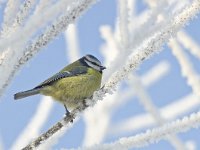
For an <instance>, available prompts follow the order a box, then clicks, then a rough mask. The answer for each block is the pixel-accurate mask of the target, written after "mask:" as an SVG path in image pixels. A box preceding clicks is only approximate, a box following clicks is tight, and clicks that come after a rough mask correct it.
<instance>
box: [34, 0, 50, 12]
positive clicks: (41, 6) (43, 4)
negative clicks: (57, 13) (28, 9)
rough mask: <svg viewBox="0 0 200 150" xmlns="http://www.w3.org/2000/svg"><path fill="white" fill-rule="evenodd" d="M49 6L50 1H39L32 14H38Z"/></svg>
mask: <svg viewBox="0 0 200 150" xmlns="http://www.w3.org/2000/svg"><path fill="white" fill-rule="evenodd" d="M51 4H52V2H51V0H40V1H39V3H38V4H37V6H36V8H35V11H34V14H38V13H40V12H42V11H44V10H45V9H46V8H47V7H49V6H50V5H51Z"/></svg>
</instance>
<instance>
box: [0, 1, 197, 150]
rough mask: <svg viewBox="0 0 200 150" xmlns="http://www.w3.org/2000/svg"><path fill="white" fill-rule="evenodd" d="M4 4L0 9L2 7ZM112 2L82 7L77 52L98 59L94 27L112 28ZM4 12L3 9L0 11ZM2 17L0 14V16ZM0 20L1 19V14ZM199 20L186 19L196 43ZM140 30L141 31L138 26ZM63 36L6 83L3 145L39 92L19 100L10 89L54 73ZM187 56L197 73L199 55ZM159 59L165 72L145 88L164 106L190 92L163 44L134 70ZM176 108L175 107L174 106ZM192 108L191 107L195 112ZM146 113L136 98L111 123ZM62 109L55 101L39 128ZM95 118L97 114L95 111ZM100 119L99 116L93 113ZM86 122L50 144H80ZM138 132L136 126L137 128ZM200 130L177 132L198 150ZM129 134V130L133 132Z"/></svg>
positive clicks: (0, 111)
mask: <svg viewBox="0 0 200 150" xmlns="http://www.w3.org/2000/svg"><path fill="white" fill-rule="evenodd" d="M146 7H147V6H145V5H144V3H139V4H138V7H137V11H138V12H140V11H141V10H143V9H145V8H146ZM2 10H3V9H2V8H1V11H2ZM116 11H117V10H116V1H114V0H101V1H100V2H98V3H97V4H96V5H94V6H93V7H92V8H91V9H89V11H87V12H86V13H85V14H84V15H83V16H82V17H81V18H80V19H79V21H78V30H79V41H80V48H81V55H85V54H87V53H91V54H93V55H95V56H97V57H98V58H99V59H101V60H102V61H103V57H102V56H101V55H100V52H99V47H100V45H101V44H102V43H103V42H104V41H103V40H102V39H101V37H100V33H99V26H100V25H104V24H109V25H111V26H112V27H113V26H114V24H115V21H116V14H117V12H116ZM1 14H3V12H1ZM1 17H2V16H1ZM1 20H2V19H1ZM199 26H200V19H199V17H198V18H197V19H194V20H193V21H191V22H190V24H189V26H187V27H186V30H187V31H188V32H189V33H190V35H192V37H194V39H195V40H196V41H198V43H200V36H199V35H200V28H199ZM141 32H142V31H141ZM65 47H66V44H65V40H64V36H63V35H60V36H59V37H58V38H57V39H55V40H54V41H53V42H51V43H50V44H49V45H48V46H47V47H46V48H44V49H43V50H42V51H41V52H40V53H38V55H37V56H35V57H34V58H33V59H32V60H31V61H30V62H29V63H28V65H26V67H23V68H22V69H21V71H20V72H19V73H18V75H17V76H16V77H15V79H14V80H13V82H12V84H11V85H10V87H9V88H8V89H7V91H6V93H5V95H4V96H3V97H2V98H1V101H0V134H1V135H2V138H3V142H4V146H5V149H8V148H9V147H10V146H11V145H12V143H13V142H14V141H15V139H16V138H17V137H18V135H19V134H20V133H21V131H22V130H23V129H24V127H26V125H27V123H28V121H29V120H30V119H31V117H32V116H33V114H34V113H35V110H36V108H37V105H38V102H39V101H40V99H41V96H34V97H30V98H27V99H26V100H24V101H23V100H22V101H13V94H14V93H16V92H18V91H21V90H26V89H30V88H32V87H34V86H36V85H37V84H38V83H40V82H42V81H43V80H45V79H46V78H48V77H49V76H51V75H52V74H54V73H56V72H57V71H58V70H60V69H61V68H62V67H63V66H65V65H67V63H68V60H67V59H66V58H67V57H66V56H67V54H66V51H65ZM187 54H188V55H189V58H190V59H191V60H192V63H193V64H194V65H195V68H196V71H197V72H200V65H199V62H200V60H198V59H196V58H195V57H193V56H191V55H190V54H189V53H188V52H187ZM161 60H167V61H169V62H170V64H171V69H170V73H169V74H168V75H167V76H165V77H164V78H162V80H161V81H159V82H157V83H155V84H154V85H153V86H151V87H150V88H149V89H148V92H149V94H150V95H151V97H152V99H153V100H154V104H155V105H156V106H157V107H162V106H165V105H167V104H169V103H171V102H172V101H173V100H176V99H178V98H180V97H181V96H184V95H187V94H189V93H190V92H191V88H190V87H188V86H187V84H186V81H185V78H183V77H181V74H180V67H179V65H178V63H177V60H176V59H175V58H174V56H173V55H172V54H171V51H170V50H169V49H168V47H166V46H165V47H164V51H162V52H161V53H159V54H156V55H155V56H153V57H152V58H151V59H150V60H147V61H145V62H144V63H143V64H142V65H141V66H140V68H139V69H138V70H137V72H138V73H139V74H144V73H145V72H146V71H148V70H149V69H150V68H151V67H153V66H154V65H155V64H156V63H158V62H160V61H161ZM177 107H179V106H177ZM198 110H199V109H198V107H197V109H196V110H192V112H193V111H194V112H196V111H198ZM142 112H145V110H144V108H143V106H141V104H139V102H138V101H130V102H129V103H128V104H126V105H125V106H123V107H122V108H120V109H118V111H117V114H115V115H114V117H113V118H112V122H113V124H115V123H117V122H119V121H121V120H123V119H125V118H127V117H130V116H134V115H138V114H140V113H142ZM64 113H65V110H64V108H63V106H61V105H60V104H58V103H55V106H54V108H53V111H52V113H51V115H50V118H49V120H48V122H47V123H46V124H45V126H44V128H43V129H42V131H46V130H47V129H48V128H49V127H51V126H52V125H53V124H55V123H56V122H57V121H58V120H60V118H62V116H63V114H64ZM97 118H98V116H97ZM98 119H101V118H98ZM84 129H85V125H84V123H83V121H82V119H80V120H79V122H78V123H76V124H75V125H74V126H73V128H72V129H70V130H69V131H68V132H67V133H66V134H65V136H64V137H62V138H61V139H60V140H59V142H58V144H57V145H55V147H54V148H57V149H59V148H64V147H65V148H66V147H67V148H72V147H74V148H76V147H78V146H80V145H81V144H82V140H83V137H84ZM138 132H141V131H138ZM199 133H200V131H199V129H192V130H190V131H189V132H186V133H181V134H178V136H179V137H180V139H181V140H182V141H188V140H194V141H195V143H196V145H197V146H198V147H197V149H200V143H199V141H200V135H199ZM134 134H135V132H134V133H129V134H128V135H134ZM122 136H127V134H125V135H119V136H115V137H107V138H106V139H105V141H104V142H110V141H113V140H117V139H118V138H119V137H122ZM142 149H149V150H153V149H163V150H169V149H173V147H172V146H171V144H169V143H168V142H167V141H164V140H162V141H160V142H159V143H156V144H151V145H150V146H149V147H144V148H142Z"/></svg>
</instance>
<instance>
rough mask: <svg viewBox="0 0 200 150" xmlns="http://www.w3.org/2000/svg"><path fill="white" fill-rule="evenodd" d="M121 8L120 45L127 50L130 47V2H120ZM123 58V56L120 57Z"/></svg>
mask: <svg viewBox="0 0 200 150" xmlns="http://www.w3.org/2000/svg"><path fill="white" fill-rule="evenodd" d="M118 7H119V12H118V13H119V15H118V16H119V28H120V44H122V45H123V48H125V50H126V49H127V48H128V45H129V43H130V42H129V39H130V38H129V37H130V36H129V26H128V25H129V21H128V1H127V0H118ZM120 56H121V55H120Z"/></svg>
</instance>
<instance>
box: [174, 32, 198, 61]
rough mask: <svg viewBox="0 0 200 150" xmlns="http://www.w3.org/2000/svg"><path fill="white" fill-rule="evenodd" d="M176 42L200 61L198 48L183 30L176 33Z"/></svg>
mask: <svg viewBox="0 0 200 150" xmlns="http://www.w3.org/2000/svg"><path fill="white" fill-rule="evenodd" d="M177 40H178V41H179V42H180V43H181V44H182V45H183V46H184V47H185V48H186V49H187V50H188V51H189V52H190V53H191V54H193V56H195V57H197V58H198V59H200V46H199V45H198V43H197V42H195V41H194V39H192V38H191V37H190V36H189V35H188V34H187V33H186V32H185V31H184V30H182V31H180V32H178V34H177Z"/></svg>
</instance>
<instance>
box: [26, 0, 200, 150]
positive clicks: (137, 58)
mask: <svg viewBox="0 0 200 150" xmlns="http://www.w3.org/2000/svg"><path fill="white" fill-rule="evenodd" d="M199 9H200V0H194V1H193V3H192V4H191V5H190V6H189V7H186V8H185V9H184V10H183V11H182V12H181V13H180V14H179V15H177V16H176V17H174V18H172V20H171V23H170V24H168V25H167V26H166V27H164V28H163V30H162V31H160V32H159V33H158V34H157V35H154V36H153V37H152V38H151V40H149V41H148V42H146V43H144V44H143V46H142V47H141V48H140V49H138V51H136V53H135V54H134V55H133V56H131V59H129V60H128V61H127V63H126V65H125V66H124V67H123V68H121V69H119V70H118V72H116V73H114V74H113V75H112V76H111V78H110V80H109V81H108V82H107V83H106V84H105V86H104V87H103V88H101V89H100V90H98V91H97V92H95V93H94V95H93V98H92V99H88V100H86V105H89V106H91V105H93V104H94V103H95V102H96V101H98V100H102V99H103V97H104V96H105V94H106V93H109V94H112V93H113V90H114V88H115V87H116V85H117V84H118V83H119V82H120V81H121V80H122V79H124V78H125V77H126V76H127V74H128V73H129V72H130V71H132V70H134V69H135V68H136V67H138V66H139V65H140V64H141V63H142V61H143V60H144V59H147V58H149V57H150V56H151V55H153V54H155V53H156V52H158V50H159V48H161V46H162V45H163V44H164V43H165V42H167V41H168V39H169V38H170V37H171V35H172V33H173V34H174V33H177V31H178V30H179V29H180V28H182V27H183V26H184V25H185V23H187V22H188V21H189V20H190V19H192V18H193V17H194V16H195V15H196V14H197V13H198V12H199ZM85 109H86V106H85V105H80V106H78V107H77V108H76V109H74V110H73V111H72V112H71V113H70V115H69V116H68V117H64V118H63V119H62V120H61V121H60V122H58V123H57V124H56V125H55V126H53V127H52V128H51V129H49V130H48V131H47V132H46V133H44V134H42V135H41V136H40V137H38V138H37V139H36V140H35V141H33V142H32V143H31V144H29V145H28V146H26V147H25V149H32V148H35V147H37V146H38V145H39V144H40V143H41V142H43V141H45V140H47V139H48V138H49V137H51V136H53V135H54V134H55V133H56V132H58V131H59V130H60V129H62V128H63V126H65V125H66V124H68V123H69V122H70V121H71V120H73V118H75V117H76V116H77V115H78V114H79V113H80V112H82V111H83V110H85ZM199 116H200V113H199ZM195 118H197V117H195ZM191 119H192V118H191ZM191 121H193V120H191ZM183 123H184V121H183ZM190 123H191V122H190ZM194 125H195V122H194V121H193V122H192V125H191V124H190V126H189V125H188V127H193V126H194ZM179 130H180V128H179ZM179 130H176V131H179ZM170 131H171V130H170ZM171 132H172V131H171ZM173 132H174V133H175V131H173ZM160 133H162V132H159V134H160ZM143 142H144V141H143Z"/></svg>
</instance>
